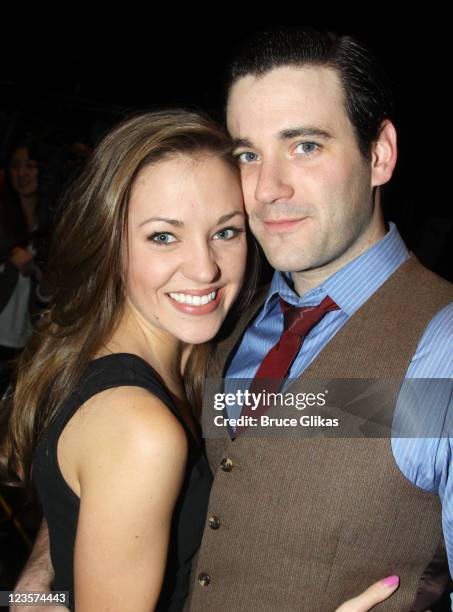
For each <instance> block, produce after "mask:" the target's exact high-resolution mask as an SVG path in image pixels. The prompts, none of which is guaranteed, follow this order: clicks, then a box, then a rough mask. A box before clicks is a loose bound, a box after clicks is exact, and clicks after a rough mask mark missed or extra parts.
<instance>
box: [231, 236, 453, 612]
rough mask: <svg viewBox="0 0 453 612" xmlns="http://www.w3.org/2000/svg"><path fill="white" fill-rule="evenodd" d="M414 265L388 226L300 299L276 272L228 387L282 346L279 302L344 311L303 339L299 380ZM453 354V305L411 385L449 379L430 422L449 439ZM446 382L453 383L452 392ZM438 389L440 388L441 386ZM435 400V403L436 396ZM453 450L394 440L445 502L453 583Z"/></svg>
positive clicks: (441, 444)
mask: <svg viewBox="0 0 453 612" xmlns="http://www.w3.org/2000/svg"><path fill="white" fill-rule="evenodd" d="M408 257H409V252H408V250H407V248H406V246H405V244H404V242H403V240H402V239H401V236H400V234H399V233H398V230H397V229H396V227H395V225H394V224H390V229H389V231H388V233H387V234H386V235H385V236H384V238H382V240H380V241H379V242H378V243H376V244H375V245H373V246H372V247H371V248H370V249H368V250H367V251H366V252H365V253H363V254H362V255H360V256H359V257H357V258H356V259H354V260H353V261H351V262H350V263H349V264H347V265H346V266H344V267H343V268H341V269H340V270H338V272H336V273H335V274H333V275H332V276H331V277H329V278H328V279H327V280H326V281H324V282H323V283H322V284H321V285H320V286H318V287H316V288H314V289H311V290H310V291H308V292H307V293H306V294H304V295H303V296H302V297H300V296H299V295H298V294H297V293H296V292H295V291H294V290H293V289H292V287H291V283H290V277H289V276H287V275H284V274H282V273H280V272H275V274H274V276H273V279H272V283H271V286H270V289H269V292H268V294H267V296H266V300H265V302H264V305H263V307H262V309H261V311H260V313H259V314H258V316H257V317H256V318H255V320H254V322H253V324H252V325H251V326H250V327H249V328H248V329H247V331H246V333H245V334H244V337H243V339H242V342H241V344H240V346H239V347H238V350H237V351H236V354H235V355H234V357H233V359H232V361H231V363H230V366H229V368H228V370H227V374H226V376H227V385H226V386H227V388H228V389H230V388H232V387H231V386H230V385H231V384H232V383H233V384H234V382H233V380H231V379H238V378H240V379H252V378H253V377H254V376H255V373H256V371H257V369H258V366H259V364H260V363H261V361H262V360H263V358H264V356H265V355H266V354H267V352H268V351H269V350H270V349H271V348H272V347H273V346H274V344H276V342H277V341H278V339H279V338H280V335H281V333H282V330H283V315H282V313H281V310H280V306H279V296H281V297H282V298H283V299H284V300H285V301H286V302H288V303H289V304H292V305H294V306H317V305H318V304H319V303H320V302H321V300H323V299H324V298H325V297H326V296H327V295H329V296H330V297H331V298H332V299H333V300H334V301H335V302H336V303H337V304H338V306H339V307H340V309H339V310H334V311H332V312H329V313H328V314H327V315H326V316H325V317H324V318H323V319H322V320H321V321H320V323H318V325H317V326H316V327H315V328H314V329H312V330H311V331H310V333H309V334H308V335H307V336H306V338H305V339H304V342H303V344H302V348H301V350H300V351H299V354H298V355H297V357H296V359H295V360H294V362H293V364H292V366H291V371H290V373H289V377H290V378H293V379H294V378H297V377H298V376H300V374H301V373H302V372H303V371H304V370H305V368H307V367H308V366H309V365H310V363H311V362H312V361H313V360H314V359H315V357H316V356H317V355H318V354H319V353H320V351H321V350H322V349H323V348H324V347H325V345H326V344H327V343H328V342H329V340H331V339H332V337H333V336H334V335H335V334H336V333H337V331H338V330H339V329H340V328H341V327H342V326H343V325H344V324H345V323H346V321H348V319H349V317H351V316H352V315H353V314H354V313H355V312H356V310H358V309H359V308H360V307H361V306H362V304H364V302H365V301H366V300H367V299H368V298H369V297H370V296H371V295H372V294H373V293H374V292H375V291H376V290H377V289H378V288H379V287H380V286H381V285H382V284H383V283H384V282H385V281H386V280H387V278H389V276H390V275H391V274H392V273H393V272H395V270H396V269H397V268H398V267H399V266H400V265H401V264H403V263H404V262H405V261H406V260H407V259H408ZM452 346H453V303H451V304H449V305H448V306H446V307H445V308H443V309H442V310H441V311H440V312H438V313H437V314H436V316H435V317H434V318H433V319H432V320H431V321H430V323H429V324H428V326H427V327H426V329H425V332H424V333H423V336H422V338H421V339H420V342H419V344H418V347H417V350H416V351H415V354H414V355H413V357H412V360H411V363H410V365H409V368H408V370H407V373H406V378H407V379H415V378H419V379H420V378H422V379H443V380H442V381H439V380H438V381H437V382H438V383H442V384H441V385H440V387H441V388H440V391H439V392H437V394H436V402H435V404H436V406H435V407H434V408H433V411H432V412H430V414H429V418H430V422H432V420H433V419H434V421H435V420H436V419H437V420H438V422H439V423H441V422H443V423H444V427H443V428H442V425H441V424H440V425H439V428H440V429H443V431H444V432H445V422H446V421H448V422H449V423H450V425H449V431H450V432H452V433H453V430H452V429H451V420H452V415H453V394H452V387H453V384H451V379H452V378H453V351H452ZM445 379H450V382H448V383H447V385H445ZM228 380H229V381H230V382H229V384H228ZM409 382H410V381H409ZM433 382H434V384H436V381H433ZM428 391H430V390H428ZM402 396H403V394H400V400H399V401H398V405H397V408H396V411H395V421H397V420H398V418H399V417H400V418H401V420H402V421H404V414H403V412H404V410H403V409H404V402H403V401H401V398H402ZM430 397H431V398H432V395H430ZM431 403H432V402H431ZM421 405H422V404H421ZM423 405H424V406H426V405H427V404H426V403H424V404H423ZM240 410H241V408H240V407H239V406H233V407H230V408H229V410H228V413H229V416H230V417H233V418H234V417H238V416H239V414H240ZM446 417H448V418H446ZM452 446H453V439H452V437H451V436H448V435H445V433H444V435H442V436H440V437H429V438H428V437H425V438H422V437H414V438H407V437H404V438H403V437H396V436H393V437H392V450H393V456H394V459H395V462H396V464H397V465H398V467H399V469H400V470H401V472H402V473H403V474H404V475H405V476H406V478H408V479H409V480H410V481H411V482H412V483H413V484H414V485H416V486H418V487H420V488H422V489H424V490H426V491H429V492H431V493H436V494H438V495H439V497H440V500H441V503H442V522H443V530H444V537H445V543H446V547H447V553H448V560H449V565H450V573H451V574H452V575H453V473H450V474H449V468H450V464H451V459H452V450H453V449H452ZM452 601H453V596H452ZM452 609H453V606H452Z"/></svg>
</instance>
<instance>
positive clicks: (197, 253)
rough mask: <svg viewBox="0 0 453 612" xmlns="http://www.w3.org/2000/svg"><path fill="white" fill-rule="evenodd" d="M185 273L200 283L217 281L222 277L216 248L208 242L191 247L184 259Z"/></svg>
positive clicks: (187, 276)
mask: <svg viewBox="0 0 453 612" xmlns="http://www.w3.org/2000/svg"><path fill="white" fill-rule="evenodd" d="M183 273H184V276H185V277H186V278H189V279H190V280H193V281H196V282H197V283H200V284H208V283H213V282H215V281H216V280H217V279H218V278H219V277H220V268H219V266H218V264H217V260H216V257H215V253H214V250H213V249H212V248H210V246H209V245H208V244H201V245H197V246H194V247H193V248H191V249H190V252H189V253H188V254H187V257H186V259H185V261H184V265H183Z"/></svg>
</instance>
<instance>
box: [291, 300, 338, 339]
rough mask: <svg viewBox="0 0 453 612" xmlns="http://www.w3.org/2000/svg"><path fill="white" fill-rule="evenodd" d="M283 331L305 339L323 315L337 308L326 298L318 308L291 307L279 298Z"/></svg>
mask: <svg viewBox="0 0 453 612" xmlns="http://www.w3.org/2000/svg"><path fill="white" fill-rule="evenodd" d="M280 307H281V309H282V312H283V319H284V326H285V331H289V332H291V333H293V334H297V335H298V336H302V337H305V336H306V335H307V334H308V332H309V331H310V330H311V329H312V328H313V327H315V325H317V324H318V323H319V321H320V320H321V319H322V318H323V316H324V315H325V314H327V313H328V312H330V311H331V310H338V309H339V306H338V305H337V304H335V302H334V301H333V300H332V298H330V297H329V296H326V297H325V298H324V299H323V300H322V302H321V303H320V304H319V305H318V306H302V307H298V306H292V305H291V304H288V303H287V302H285V301H284V300H282V298H280Z"/></svg>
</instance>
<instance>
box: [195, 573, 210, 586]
mask: <svg viewBox="0 0 453 612" xmlns="http://www.w3.org/2000/svg"><path fill="white" fill-rule="evenodd" d="M198 582H199V583H200V584H201V586H204V587H205V586H208V584H209V583H210V582H211V576H210V575H209V574H198Z"/></svg>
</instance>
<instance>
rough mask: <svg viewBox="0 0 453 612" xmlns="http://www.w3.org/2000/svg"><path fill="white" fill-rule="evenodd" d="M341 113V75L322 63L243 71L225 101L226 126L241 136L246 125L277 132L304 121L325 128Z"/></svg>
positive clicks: (343, 110) (342, 105)
mask: <svg viewBox="0 0 453 612" xmlns="http://www.w3.org/2000/svg"><path fill="white" fill-rule="evenodd" d="M342 114H343V115H344V114H345V106H344V94H343V89H342V86H341V82H340V78H339V76H338V74H337V73H336V71H335V70H334V69H332V68H329V67H325V66H311V65H310V66H301V67H299V66H282V67H278V68H274V69H273V70H271V71H269V72H267V73H265V74H264V75H262V76H255V75H246V76H244V77H241V78H240V79H238V80H237V81H236V82H235V83H234V84H233V86H232V87H231V89H230V93H229V97H228V105H227V123H228V129H229V130H230V133H231V134H232V135H233V136H241V137H245V136H247V134H245V133H243V132H244V130H247V129H248V126H254V127H255V128H256V129H261V130H262V129H270V128H271V127H273V128H274V129H275V131H276V132H279V131H281V130H284V129H287V128H288V127H291V125H301V124H304V123H307V124H310V125H317V126H318V127H320V128H324V129H328V128H329V124H331V123H333V122H337V121H338V119H339V115H340V116H341V115H342ZM271 124H272V126H271ZM318 124H319V125H318Z"/></svg>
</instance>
